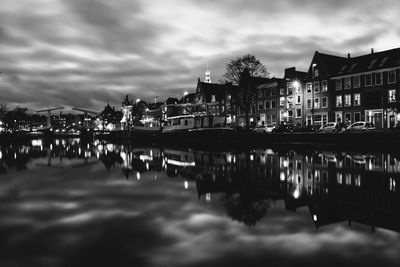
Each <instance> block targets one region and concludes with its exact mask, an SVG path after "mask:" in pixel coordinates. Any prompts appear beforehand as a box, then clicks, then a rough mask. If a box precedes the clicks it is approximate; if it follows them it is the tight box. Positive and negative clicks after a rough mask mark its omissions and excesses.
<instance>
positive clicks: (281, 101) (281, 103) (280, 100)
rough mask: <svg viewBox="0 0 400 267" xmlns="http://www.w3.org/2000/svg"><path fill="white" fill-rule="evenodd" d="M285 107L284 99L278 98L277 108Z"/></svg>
mask: <svg viewBox="0 0 400 267" xmlns="http://www.w3.org/2000/svg"><path fill="white" fill-rule="evenodd" d="M284 105H285V97H284V96H282V97H280V98H279V106H284Z"/></svg>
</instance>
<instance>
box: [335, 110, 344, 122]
mask: <svg viewBox="0 0 400 267" xmlns="http://www.w3.org/2000/svg"><path fill="white" fill-rule="evenodd" d="M335 113H336V112H335ZM336 122H342V112H337V113H336Z"/></svg>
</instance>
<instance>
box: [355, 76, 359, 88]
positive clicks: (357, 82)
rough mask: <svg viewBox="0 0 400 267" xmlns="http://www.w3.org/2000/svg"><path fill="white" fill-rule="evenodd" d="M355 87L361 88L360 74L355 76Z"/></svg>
mask: <svg viewBox="0 0 400 267" xmlns="http://www.w3.org/2000/svg"><path fill="white" fill-rule="evenodd" d="M353 87H354V88H360V76H359V75H358V76H354V77H353Z"/></svg>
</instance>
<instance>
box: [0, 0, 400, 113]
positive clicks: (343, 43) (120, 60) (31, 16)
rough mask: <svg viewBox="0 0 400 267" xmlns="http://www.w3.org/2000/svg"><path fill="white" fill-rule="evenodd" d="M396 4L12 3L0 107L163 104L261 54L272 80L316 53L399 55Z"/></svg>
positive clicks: (327, 0)
mask: <svg viewBox="0 0 400 267" xmlns="http://www.w3.org/2000/svg"><path fill="white" fill-rule="evenodd" d="M398 14H400V3H399V2H398V1H396V0H380V1H377V0H334V1H333V0H319V1H311V0H281V1H276V0H262V1H261V0H246V1H242V0H219V1H215V0H202V1H198V0H153V1H146V0H113V1H109V0H13V1H3V2H2V4H1V6H0V72H2V74H1V75H0V104H7V105H9V106H17V105H20V106H25V107H28V108H30V109H38V108H51V107H58V106H64V107H67V108H68V107H83V108H88V109H92V110H95V111H100V110H102V109H103V107H104V106H105V105H106V104H107V101H109V103H110V105H114V106H116V107H120V106H121V101H122V100H123V98H124V97H125V95H127V94H128V95H129V96H130V98H132V99H137V98H140V99H142V100H145V101H154V98H155V97H157V100H159V101H163V100H165V99H166V98H168V97H181V96H182V94H183V93H184V92H185V91H189V92H194V91H195V88H196V84H197V78H198V77H200V78H201V79H203V78H204V72H205V71H206V69H207V68H208V69H209V70H210V71H211V79H212V81H213V82H218V81H221V80H222V75H223V73H224V72H225V66H226V64H227V63H228V62H229V61H230V60H231V59H234V58H236V57H239V56H242V55H244V54H248V53H250V54H253V55H255V56H256V57H257V58H258V59H259V60H260V61H261V62H262V63H263V64H264V65H265V66H266V67H267V70H268V72H269V73H270V75H271V76H275V77H282V76H283V73H284V69H285V68H288V67H293V66H295V67H296V68H297V69H298V70H303V71H305V70H307V68H308V66H309V64H310V61H311V59H312V56H313V54H314V52H315V51H316V50H317V51H320V52H325V53H332V54H335V55H339V56H347V53H351V55H352V56H357V55H362V54H366V53H369V52H370V49H371V48H374V50H375V51H376V52H378V51H383V50H387V49H391V48H396V47H400V45H399V43H400V42H399V41H400V30H399V28H397V27H396V25H399V22H400V17H399V16H398Z"/></svg>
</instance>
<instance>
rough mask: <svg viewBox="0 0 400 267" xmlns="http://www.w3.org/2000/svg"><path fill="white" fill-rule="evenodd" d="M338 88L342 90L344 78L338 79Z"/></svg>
mask: <svg viewBox="0 0 400 267" xmlns="http://www.w3.org/2000/svg"><path fill="white" fill-rule="evenodd" d="M336 90H342V79H337V80H336Z"/></svg>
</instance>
